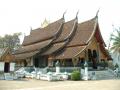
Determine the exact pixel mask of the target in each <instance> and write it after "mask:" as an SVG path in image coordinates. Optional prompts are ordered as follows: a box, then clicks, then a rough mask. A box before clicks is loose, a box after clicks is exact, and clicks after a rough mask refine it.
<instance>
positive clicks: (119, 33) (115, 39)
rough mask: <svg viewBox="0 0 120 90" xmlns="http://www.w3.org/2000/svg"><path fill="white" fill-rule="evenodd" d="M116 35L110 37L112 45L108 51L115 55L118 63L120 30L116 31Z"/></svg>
mask: <svg viewBox="0 0 120 90" xmlns="http://www.w3.org/2000/svg"><path fill="white" fill-rule="evenodd" d="M116 32H117V35H112V38H111V40H112V42H113V45H112V47H111V48H110V50H111V51H112V52H113V53H114V54H115V55H117V57H118V61H119V60H120V28H119V29H116Z"/></svg>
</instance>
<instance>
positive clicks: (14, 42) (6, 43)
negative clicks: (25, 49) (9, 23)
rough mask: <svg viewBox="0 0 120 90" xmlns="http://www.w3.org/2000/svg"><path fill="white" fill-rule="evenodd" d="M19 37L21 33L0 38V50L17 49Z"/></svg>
mask: <svg viewBox="0 0 120 90" xmlns="http://www.w3.org/2000/svg"><path fill="white" fill-rule="evenodd" d="M20 35H21V33H14V34H13V35H8V34H6V35H5V36H4V37H0V48H6V47H9V48H10V50H11V51H13V50H14V49H17V48H18V47H19V46H20V39H19V36H20Z"/></svg>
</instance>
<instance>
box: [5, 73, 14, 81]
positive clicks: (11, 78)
mask: <svg viewBox="0 0 120 90" xmlns="http://www.w3.org/2000/svg"><path fill="white" fill-rule="evenodd" d="M13 77H14V76H13V74H11V73H4V78H5V80H13Z"/></svg>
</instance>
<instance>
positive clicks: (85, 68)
mask: <svg viewBox="0 0 120 90" xmlns="http://www.w3.org/2000/svg"><path fill="white" fill-rule="evenodd" d="M84 80H88V64H87V62H86V61H85V64H84Z"/></svg>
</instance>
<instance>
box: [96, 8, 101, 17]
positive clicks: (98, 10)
mask: <svg viewBox="0 0 120 90" xmlns="http://www.w3.org/2000/svg"><path fill="white" fill-rule="evenodd" d="M99 11H100V8H99V9H98V10H97V13H96V16H95V17H96V18H98V14H99Z"/></svg>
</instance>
